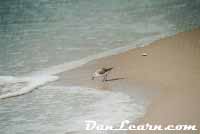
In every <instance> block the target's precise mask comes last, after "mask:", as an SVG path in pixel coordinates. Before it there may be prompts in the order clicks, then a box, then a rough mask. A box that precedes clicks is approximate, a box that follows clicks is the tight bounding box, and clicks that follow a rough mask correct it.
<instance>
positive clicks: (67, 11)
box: [0, 0, 200, 134]
mask: <svg viewBox="0 0 200 134" xmlns="http://www.w3.org/2000/svg"><path fill="white" fill-rule="evenodd" d="M199 7H200V0H192V1H189V0H162V1H161V0H143V1H141V0H54V1H52V0H34V1H33V0H4V1H0V132H1V133H9V134H10V133H11V134H12V133H16V132H18V133H26V134H29V133H30V134H31V133H41V134H43V133H65V132H67V133H68V132H75V133H80V132H79V131H80V130H82V128H78V127H76V128H73V127H72V126H70V123H69V122H70V121H71V122H73V124H77V125H80V123H79V124H78V121H80V120H84V119H86V118H92V117H94V118H95V119H97V120H98V119H102V120H100V121H104V120H106V119H108V123H111V122H112V123H113V124H117V123H118V122H119V120H121V119H122V115H125V116H123V119H130V118H131V119H132V120H133V121H134V120H136V119H137V118H139V117H140V116H142V115H143V114H144V112H145V107H146V106H145V105H144V104H145V103H146V102H144V100H145V96H140V95H139V94H136V95H135V96H134V97H132V96H128V95H127V94H124V93H117V92H107V91H106V92H103V91H101V92H100V91H97V90H96V89H93V90H94V91H91V90H88V88H86V87H79V85H74V87H54V86H52V87H48V88H47V87H46V86H48V82H52V81H55V80H57V79H59V77H58V76H57V74H58V73H62V72H63V71H67V70H70V69H72V68H75V67H78V66H81V65H83V64H85V63H87V62H89V61H91V60H95V59H98V58H101V57H104V56H107V55H110V54H116V53H119V52H123V51H126V50H128V49H130V48H136V47H143V46H144V45H148V44H149V43H150V42H152V41H154V40H157V39H160V38H163V37H166V36H170V35H174V34H176V33H178V32H182V31H189V30H192V29H194V28H196V27H199V26H200V8H199ZM43 86H44V87H43ZM34 89H37V90H34ZM33 90H34V92H32V93H30V94H26V93H28V92H31V91H33ZM24 94H26V95H24ZM19 95H23V96H19ZM77 95H78V96H79V98H78V99H77ZM90 95H92V96H93V97H88V96H90ZM14 96H19V97H15V98H9V97H14ZM138 96H139V97H138ZM3 98H9V99H6V100H1V99H3ZM104 98H106V99H105V100H104ZM136 98H137V99H136ZM72 100H73V101H74V102H73V103H72V102H71V101H72ZM97 100H99V101H97ZM89 102H93V103H92V104H89ZM108 102H109V103H108ZM115 104H118V105H119V107H122V108H121V109H120V111H117V108H116V106H115ZM55 105H56V106H58V107H57V108H55ZM79 105H86V106H87V107H85V108H82V107H77V106H79ZM102 106H105V109H106V110H108V111H106V112H104V111H101V108H100V107H102ZM65 108H66V109H65ZM54 110H55V111H54ZM82 110H83V111H84V112H85V113H80V111H82ZM97 111H98V112H97ZM115 112H116V113H115ZM130 113H131V115H130ZM48 114H49V115H50V116H49V117H48ZM100 115H101V118H100ZM126 115H127V116H126ZM108 117H110V118H108ZM68 119H69V120H68ZM81 124H83V123H81ZM68 128H72V129H68Z"/></svg>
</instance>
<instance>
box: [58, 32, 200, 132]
mask: <svg viewBox="0 0 200 134" xmlns="http://www.w3.org/2000/svg"><path fill="white" fill-rule="evenodd" d="M142 53H147V54H148V55H147V56H141V54H142ZM110 66H112V67H114V70H113V71H112V73H111V74H110V75H109V79H111V81H108V82H106V83H102V82H100V81H98V80H96V81H92V80H91V73H92V72H94V71H95V70H96V69H97V68H101V67H110ZM116 78H123V79H118V80H117V79H116ZM56 84H59V85H60V84H65V85H82V86H87V87H95V88H98V89H104V90H112V89H114V88H113V87H122V88H121V89H123V87H129V88H128V89H129V90H132V89H133V88H131V87H137V86H141V87H142V88H143V89H145V90H146V91H147V93H149V94H151V92H153V93H155V92H159V95H155V96H153V97H151V104H150V105H149V107H148V109H147V112H146V114H145V116H144V117H143V118H142V119H139V124H142V123H147V122H148V123H152V124H163V125H166V124H193V125H197V127H198V129H200V104H199V103H200V29H196V30H193V31H191V32H183V33H179V34H177V35H175V36H172V37H167V38H164V39H161V40H159V41H155V42H154V43H151V44H150V45H148V46H145V47H143V48H136V49H132V50H129V51H127V52H125V53H121V54H117V55H114V56H109V57H105V58H102V59H99V60H96V61H92V62H90V63H88V64H86V65H84V66H82V67H79V68H76V69H73V70H71V71H68V72H65V73H62V74H61V79H60V80H59V81H58V82H56ZM126 89H127V88H126ZM130 133H147V134H149V133H166V134H173V133H175V132H174V131H173V132H169V131H162V132H148V131H145V132H144V131H143V132H135V131H134V132H130ZM177 133H178V132H177ZM179 133H180V134H183V133H184V132H179ZM185 133H187V134H188V133H193V134H199V131H187V132H185Z"/></svg>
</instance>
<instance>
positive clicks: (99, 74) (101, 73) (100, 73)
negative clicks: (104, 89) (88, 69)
mask: <svg viewBox="0 0 200 134" xmlns="http://www.w3.org/2000/svg"><path fill="white" fill-rule="evenodd" d="M112 69H113V68H112V67H110V68H101V69H97V70H96V71H95V72H94V73H93V75H92V80H94V79H95V78H97V77H103V80H102V81H103V82H105V81H107V77H108V73H109V72H110V71H111V70H112Z"/></svg>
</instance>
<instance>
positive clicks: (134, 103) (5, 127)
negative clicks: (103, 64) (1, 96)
mask: <svg viewBox="0 0 200 134" xmlns="http://www.w3.org/2000/svg"><path fill="white" fill-rule="evenodd" d="M135 96H137V98H136V97H134V96H129V95H126V94H124V93H121V92H111V91H98V90H95V89H90V88H85V87H43V88H41V89H38V90H35V91H34V92H32V93H31V94H27V95H24V96H20V97H17V98H10V99H7V100H3V101H1V102H0V133H4V134H14V133H20V134H35V133H41V134H55V133H56V134H64V133H68V132H73V133H76V134H82V133H101V132H95V131H87V132H86V131H84V130H85V127H86V126H85V125H86V124H85V120H96V121H97V122H98V123H100V124H105V125H113V126H116V127H119V123H120V122H121V121H123V120H126V119H127V120H129V119H131V120H136V119H137V118H138V117H141V116H142V115H143V114H144V111H145V107H146V102H145V101H144V100H145V97H144V96H142V95H139V94H137V95H135ZM139 96H140V97H139ZM102 133H107V132H106V131H104V132H102ZM112 133H116V132H112ZM121 133H122V132H121Z"/></svg>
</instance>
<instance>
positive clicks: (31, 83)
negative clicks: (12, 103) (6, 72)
mask: <svg viewBox="0 0 200 134" xmlns="http://www.w3.org/2000/svg"><path fill="white" fill-rule="evenodd" d="M4 78H5V79H4ZM57 79H58V77H57V76H34V77H20V78H17V77H13V76H5V77H3V76H1V77H0V80H2V81H4V82H5V83H18V82H27V86H25V87H23V88H21V89H20V90H19V91H15V92H9V93H5V94H2V95H0V99H5V98H11V97H16V96H20V95H24V94H26V93H29V92H31V91H32V90H34V89H35V88H38V87H39V86H42V85H45V84H46V83H48V82H52V81H55V80H57Z"/></svg>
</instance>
